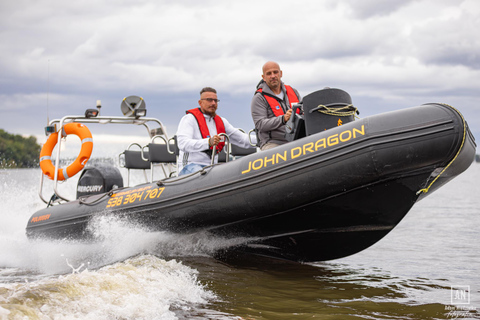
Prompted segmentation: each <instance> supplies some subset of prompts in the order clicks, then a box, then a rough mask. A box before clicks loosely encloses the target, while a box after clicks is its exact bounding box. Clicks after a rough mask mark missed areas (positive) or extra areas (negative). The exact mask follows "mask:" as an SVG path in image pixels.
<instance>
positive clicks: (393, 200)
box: [26, 89, 476, 262]
mask: <svg viewBox="0 0 480 320" xmlns="http://www.w3.org/2000/svg"><path fill="white" fill-rule="evenodd" d="M336 90H337V91H336ZM325 92H326V93H327V95H328V96H329V97H328V98H327V99H326V100H328V101H326V102H325V101H324V100H325V97H323V96H324V95H325ZM338 94H340V96H341V97H340V98H339V97H338ZM344 94H346V93H344V92H343V91H339V89H324V90H320V91H318V92H315V93H312V94H310V95H308V96H306V97H304V100H303V102H302V103H301V104H300V105H298V106H296V107H300V108H301V109H302V110H303V116H302V115H297V116H296V117H295V118H293V119H292V122H291V123H289V125H288V126H287V133H288V134H290V138H291V140H293V141H291V142H289V143H287V144H285V145H282V146H279V147H277V148H274V149H270V150H267V151H262V152H256V153H253V154H249V155H245V156H243V157H240V158H238V159H236V160H234V161H228V162H226V163H219V164H215V165H212V166H210V167H207V168H205V169H204V170H203V171H201V172H198V173H196V174H193V175H190V176H186V177H185V176H182V177H167V178H165V179H161V180H158V181H152V182H149V183H145V184H141V185H137V186H134V187H123V188H117V189H112V190H109V191H108V192H103V193H98V194H93V195H82V196H80V197H79V198H78V199H76V200H73V201H69V202H67V203H61V204H59V205H50V206H49V207H47V208H45V209H43V210H40V211H38V212H36V213H35V214H33V216H32V217H31V218H30V220H29V221H28V225H27V228H26V232H27V235H28V236H29V237H31V238H36V237H47V238H55V239H88V237H89V231H88V224H89V222H90V221H91V219H92V218H93V217H95V216H99V215H116V216H121V217H124V218H127V219H129V220H131V221H133V222H135V223H140V224H142V225H145V226H148V227H149V228H150V229H151V230H168V231H170V232H175V233H194V232H208V233H210V234H212V235H215V236H219V237H223V238H236V237H242V238H245V239H246V240H245V242H244V243H243V244H242V245H240V246H236V247H232V248H231V249H232V250H242V251H245V252H249V253H253V254H260V255H265V256H270V257H276V258H282V259H288V260H293V261H304V262H308V261H320V260H330V259H336V258H341V257H345V256H348V255H351V254H354V253H357V252H359V251H361V250H363V249H365V248H368V247H369V246H371V245H372V244H374V243H375V242H377V241H378V240H380V239H381V238H382V237H384V236H385V235H386V234H387V233H388V232H389V231H391V230H392V229H393V228H394V227H395V226H396V225H397V224H398V223H399V222H400V220H401V219H402V218H403V217H404V216H405V215H406V214H407V212H408V211H409V210H410V208H411V207H412V206H413V205H414V204H415V203H416V202H417V201H419V200H421V199H422V198H423V197H425V196H428V195H429V194H430V193H432V192H433V191H434V190H436V189H438V188H439V187H441V186H443V185H444V184H445V183H447V182H448V181H450V180H451V179H453V178H454V177H456V176H457V175H459V174H460V173H462V172H463V171H465V170H466V169H467V168H468V167H469V165H470V164H471V163H472V162H473V160H474V157H475V147H476V146H475V142H474V138H473V136H472V134H471V133H470V131H469V129H468V126H467V123H466V121H465V120H464V118H463V116H462V115H461V114H460V112H459V111H457V110H456V109H455V108H453V107H451V106H449V105H445V104H437V103H430V104H425V105H422V106H418V107H413V108H407V109H403V110H399V111H393V112H388V113H384V114H379V115H375V116H371V117H366V118H363V119H359V120H355V121H351V120H353V116H352V114H351V113H350V114H349V115H348V116H345V114H343V113H341V111H340V113H335V110H333V109H335V108H336V109H337V111H338V110H339V109H342V108H343V107H345V106H346V107H347V109H349V110H351V108H352V106H351V103H350V102H349V101H346V102H345V100H348V99H349V98H348V97H347V98H345V97H343V96H342V95H344ZM322 97H323V98H322ZM331 99H333V100H332V101H333V102H332V101H330V100H331ZM337 100H341V101H337ZM302 104H303V105H302ZM329 106H330V108H329ZM332 107H333V109H332ZM319 109H324V110H325V109H328V110H329V111H328V112H327V113H330V115H329V116H328V117H329V118H328V117H327V118H328V119H333V121H334V123H335V125H334V127H333V128H328V130H326V129H327V127H325V123H327V122H328V121H331V120H325V119H327V118H326V117H325V116H318V117H319V119H315V117H317V113H319V112H318V111H319ZM332 110H333V111H332ZM320 111H321V110H320ZM136 119H137V120H138V119H142V118H141V117H139V118H136ZM322 119H323V120H322ZM80 120H82V119H80V118H79V117H77V118H75V119H74V121H76V122H79V121H80ZM339 124H341V125H339ZM328 126H331V125H328ZM152 151H153V149H152V148H151V149H150V152H152ZM87 189H88V188H87ZM87 191H88V190H87ZM227 251H228V249H227Z"/></svg>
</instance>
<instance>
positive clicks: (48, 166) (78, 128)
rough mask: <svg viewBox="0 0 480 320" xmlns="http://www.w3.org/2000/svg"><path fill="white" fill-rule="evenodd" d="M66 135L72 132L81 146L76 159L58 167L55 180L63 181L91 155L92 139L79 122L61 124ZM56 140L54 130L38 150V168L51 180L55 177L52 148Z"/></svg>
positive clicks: (76, 171)
mask: <svg viewBox="0 0 480 320" xmlns="http://www.w3.org/2000/svg"><path fill="white" fill-rule="evenodd" d="M63 129H64V132H65V134H66V135H69V134H74V135H76V136H78V137H79V138H80V140H81V141H82V148H81V150H80V154H79V155H78V157H77V159H75V161H74V162H73V163H72V164H71V165H69V166H68V167H66V168H63V169H62V168H59V169H58V174H57V180H58V181H63V180H67V179H68V178H71V177H73V176H74V175H76V174H77V173H78V172H79V171H80V170H82V169H83V167H84V166H85V165H86V164H87V161H88V159H90V156H91V155H92V150H93V139H92V134H91V133H90V130H88V128H87V127H86V126H84V125H83V124H81V123H77V122H72V123H67V124H66V125H65V126H63ZM57 141H58V132H54V133H52V134H51V135H50V137H49V138H48V140H47V142H45V144H44V145H43V147H42V151H41V152H40V168H41V169H42V172H43V174H45V175H46V176H47V177H49V178H50V179H51V180H53V179H54V177H55V166H54V165H53V163H52V152H53V148H55V145H56V144H57Z"/></svg>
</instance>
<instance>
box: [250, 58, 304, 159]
mask: <svg viewBox="0 0 480 320" xmlns="http://www.w3.org/2000/svg"><path fill="white" fill-rule="evenodd" d="M300 100H301V97H300V94H299V93H298V91H297V90H296V89H294V88H292V87H290V86H287V85H285V84H284V83H283V82H282V70H281V69H280V66H279V64H278V63H276V62H273V61H269V62H267V63H265V64H264V65H263V68H262V81H261V82H260V83H259V84H258V86H257V91H256V92H255V95H254V96H253V99H252V105H251V109H252V118H253V122H254V123H255V129H257V134H258V138H259V144H260V149H261V150H267V149H271V148H274V147H276V146H279V145H281V144H284V143H287V142H288V141H287V139H285V124H286V123H287V121H288V119H290V117H291V116H292V105H293V104H295V103H298V102H299V101H300Z"/></svg>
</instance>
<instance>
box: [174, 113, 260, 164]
mask: <svg viewBox="0 0 480 320" xmlns="http://www.w3.org/2000/svg"><path fill="white" fill-rule="evenodd" d="M204 117H205V121H206V122H207V127H208V130H209V132H210V136H214V135H216V134H217V127H216V125H215V120H213V118H212V117H211V116H209V115H207V114H204ZM221 118H222V120H223V124H224V126H225V133H226V134H227V135H228V137H229V139H230V143H232V144H235V145H237V146H239V147H242V148H255V147H252V146H251V145H250V141H249V139H248V134H246V133H243V132H242V131H240V130H238V129H236V128H234V127H233V126H232V125H231V124H230V123H229V122H228V121H227V119H225V118H223V117H221ZM252 140H253V141H252V142H253V143H256V137H253V139H252ZM177 143H178V149H179V150H180V152H179V156H178V162H177V172H180V171H182V169H183V167H185V166H186V165H187V164H190V163H198V164H201V165H205V166H208V165H210V164H211V163H212V159H211V157H210V156H208V155H207V154H206V153H205V152H203V151H205V150H208V149H209V145H208V138H205V139H204V138H202V134H201V132H200V128H199V126H198V123H197V119H195V116H194V115H193V114H190V113H189V114H186V115H185V116H183V118H182V119H181V120H180V123H179V125H178V129H177ZM217 162H218V155H216V156H215V161H214V163H217Z"/></svg>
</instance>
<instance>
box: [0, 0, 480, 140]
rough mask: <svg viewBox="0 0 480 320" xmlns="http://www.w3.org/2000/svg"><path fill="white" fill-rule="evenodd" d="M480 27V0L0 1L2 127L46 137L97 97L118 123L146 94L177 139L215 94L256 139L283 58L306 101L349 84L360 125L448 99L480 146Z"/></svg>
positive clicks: (288, 78)
mask: <svg viewBox="0 0 480 320" xmlns="http://www.w3.org/2000/svg"><path fill="white" fill-rule="evenodd" d="M479 30H480V1H478V0H465V1H461V0H388V1H385V0H361V1H358V0H305V1H301V0H299V1H281V0H280V1H279V0H277V1H270V0H267V1H265V0H263V1H253V0H241V1H227V0H224V1H208V0H207V1H201V0H183V1H182V0H177V1H162V0H159V1H142V0H119V1H113V0H112V1H102V0H86V1H64V0H62V1H60V0H52V1H46V0H40V1H38V0H16V1H1V3H0V71H1V72H0V95H1V100H0V101H1V104H0V110H1V114H2V115H1V117H0V128H2V129H4V130H6V131H7V132H10V133H15V134H27V135H36V136H39V137H42V133H43V128H44V126H45V125H46V123H47V118H49V119H54V118H61V117H62V116H64V115H65V114H83V113H84V110H85V109H86V108H92V107H95V103H96V100H101V101H102V105H103V108H102V113H103V115H121V113H120V103H121V101H122V99H123V98H124V97H126V96H129V95H139V96H141V97H143V98H144V99H145V101H146V104H147V109H148V111H147V112H148V113H147V115H148V116H152V117H158V118H160V120H161V121H162V122H163V123H164V124H165V125H166V127H167V129H168V133H169V134H170V135H173V134H174V133H175V131H176V129H177V124H178V121H179V120H180V118H181V117H182V116H183V115H184V112H185V110H187V109H190V108H193V107H196V106H198V105H197V100H198V97H199V90H200V89H201V88H202V87H204V86H212V87H215V88H216V89H217V90H218V96H219V99H221V102H220V104H219V109H218V113H219V114H220V115H222V116H225V117H226V118H227V119H228V120H229V121H230V122H231V123H232V124H233V125H234V126H236V127H241V128H243V129H246V130H249V129H251V128H253V122H252V120H251V116H250V102H251V98H252V95H253V92H254V90H255V86H256V84H257V83H258V81H259V80H260V77H261V67H262V65H263V64H264V63H265V62H266V61H268V60H274V61H277V62H279V63H280V67H281V69H282V70H283V81H284V82H285V83H287V84H290V85H292V86H293V87H295V88H297V89H298V90H299V92H300V94H301V95H302V96H305V95H307V94H308V93H311V92H313V91H316V90H318V89H321V88H323V87H326V86H328V87H336V88H341V89H343V90H345V91H347V92H349V93H350V95H351V96H352V99H353V103H354V104H355V106H356V107H358V108H359V110H360V112H361V114H360V116H361V117H366V116H369V115H373V114H376V113H380V112H385V111H390V110H396V109H401V108H408V107H413V106H416V105H420V104H423V103H427V102H442V103H448V104H451V105H453V106H454V107H456V108H458V109H459V110H460V111H461V112H462V113H463V114H464V116H465V117H466V119H467V121H468V123H469V125H470V127H471V129H472V131H473V132H474V134H475V136H476V138H477V140H478V139H479V137H480V106H479V103H480V90H479V89H480V88H479V86H480V37H479V36H478V32H479ZM41 139H42V140H40V141H39V142H41V143H43V139H44V138H43V137H42V138H41ZM94 139H95V137H94Z"/></svg>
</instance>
